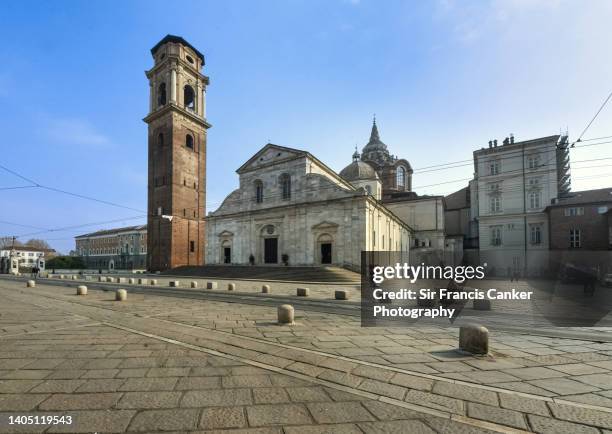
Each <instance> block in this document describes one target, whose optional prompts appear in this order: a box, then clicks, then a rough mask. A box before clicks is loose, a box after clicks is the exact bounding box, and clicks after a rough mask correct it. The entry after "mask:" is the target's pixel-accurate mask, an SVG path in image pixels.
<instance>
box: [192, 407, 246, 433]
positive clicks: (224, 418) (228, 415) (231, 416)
mask: <svg viewBox="0 0 612 434" xmlns="http://www.w3.org/2000/svg"><path fill="white" fill-rule="evenodd" d="M245 425H246V416H245V413H244V409H243V408H242V407H210V408H205V409H204V410H203V411H202V416H201V417H200V427H201V428H205V429H220V428H223V429H227V428H240V427H243V426H245Z"/></svg>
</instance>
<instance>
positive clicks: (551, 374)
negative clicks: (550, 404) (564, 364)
mask: <svg viewBox="0 0 612 434" xmlns="http://www.w3.org/2000/svg"><path fill="white" fill-rule="evenodd" d="M504 372H505V373H507V374H510V375H512V376H514V377H518V378H521V379H523V380H542V379H546V378H560V377H564V376H565V374H564V373H562V372H559V371H555V370H554V369H549V368H543V367H541V366H536V367H530V368H520V369H507V370H504Z"/></svg>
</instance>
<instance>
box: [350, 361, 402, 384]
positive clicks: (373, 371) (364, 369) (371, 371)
mask: <svg viewBox="0 0 612 434" xmlns="http://www.w3.org/2000/svg"><path fill="white" fill-rule="evenodd" d="M352 374H354V375H358V376H359V377H366V378H371V379H372V380H379V381H385V382H388V381H389V380H390V379H391V377H393V376H394V375H395V373H394V372H393V371H387V370H385V369H380V368H376V367H373V366H363V365H362V366H358V367H357V368H355V369H354V370H353V371H352Z"/></svg>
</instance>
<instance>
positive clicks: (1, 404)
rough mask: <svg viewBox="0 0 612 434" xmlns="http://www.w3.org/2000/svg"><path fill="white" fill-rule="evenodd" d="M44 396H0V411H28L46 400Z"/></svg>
mask: <svg viewBox="0 0 612 434" xmlns="http://www.w3.org/2000/svg"><path fill="white" fill-rule="evenodd" d="M48 396H49V395H45V394H29V395H24V394H18V395H15V394H1V395H0V411H28V410H33V409H34V408H36V406H37V405H38V404H40V403H41V402H42V401H44V400H45V399H47V397H48Z"/></svg>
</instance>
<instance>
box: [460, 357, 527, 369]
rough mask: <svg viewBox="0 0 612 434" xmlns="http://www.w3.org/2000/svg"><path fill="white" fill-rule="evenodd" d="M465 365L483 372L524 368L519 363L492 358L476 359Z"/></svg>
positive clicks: (468, 361) (467, 361)
mask: <svg viewBox="0 0 612 434" xmlns="http://www.w3.org/2000/svg"><path fill="white" fill-rule="evenodd" d="M465 363H467V364H468V365H470V366H473V367H474V368H476V369H482V370H488V369H490V370H495V371H502V370H506V369H515V368H522V367H523V365H522V364H520V363H517V362H511V361H508V360H504V359H490V358H483V359H474V360H466V361H465Z"/></svg>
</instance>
